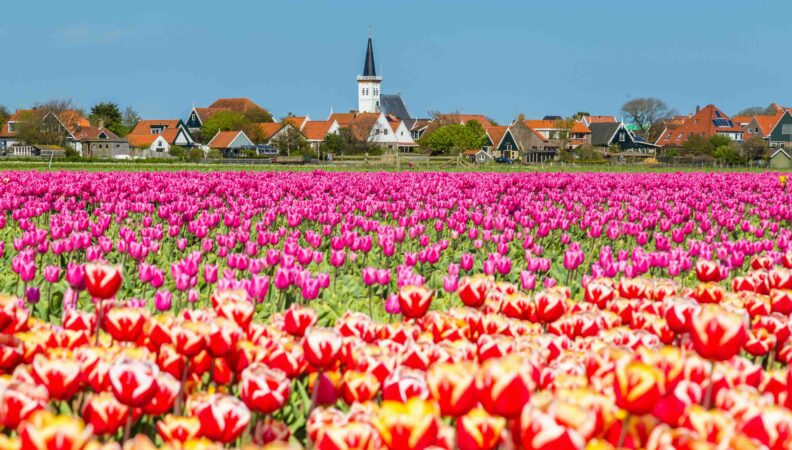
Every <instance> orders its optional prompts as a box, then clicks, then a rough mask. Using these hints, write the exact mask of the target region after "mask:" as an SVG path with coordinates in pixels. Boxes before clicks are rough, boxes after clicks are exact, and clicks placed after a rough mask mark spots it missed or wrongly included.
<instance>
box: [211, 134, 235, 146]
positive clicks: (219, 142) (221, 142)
mask: <svg viewBox="0 0 792 450" xmlns="http://www.w3.org/2000/svg"><path fill="white" fill-rule="evenodd" d="M241 133H242V131H220V132H218V133H217V134H216V135H215V137H213V138H212V140H211V141H209V147H210V148H228V146H229V145H231V143H232V142H234V140H235V139H236V138H237V136H239V135H240V134H241Z"/></svg>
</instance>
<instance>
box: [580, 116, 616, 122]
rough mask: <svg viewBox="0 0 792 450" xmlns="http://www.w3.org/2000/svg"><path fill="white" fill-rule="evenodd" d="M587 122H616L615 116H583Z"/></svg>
mask: <svg viewBox="0 0 792 450" xmlns="http://www.w3.org/2000/svg"><path fill="white" fill-rule="evenodd" d="M584 118H585V119H586V121H587V122H588V123H616V122H618V120H616V117H615V116H585V117H584Z"/></svg>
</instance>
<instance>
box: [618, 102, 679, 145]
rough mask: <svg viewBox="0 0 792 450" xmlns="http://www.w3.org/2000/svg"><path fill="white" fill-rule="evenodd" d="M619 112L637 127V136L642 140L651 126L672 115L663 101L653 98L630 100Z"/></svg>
mask: <svg viewBox="0 0 792 450" xmlns="http://www.w3.org/2000/svg"><path fill="white" fill-rule="evenodd" d="M621 112H622V113H623V114H624V116H625V117H626V118H627V120H628V121H630V122H632V123H634V124H635V125H636V126H637V127H638V135H640V136H641V137H643V138H648V134H649V130H650V128H651V127H652V125H654V124H656V123H658V122H660V121H661V120H663V119H665V118H668V117H670V116H671V115H672V114H673V112H672V110H671V109H670V108H669V107H668V105H666V103H665V102H664V101H662V100H660V99H656V98H653V97H645V98H635V99H632V100H630V101H628V102H627V103H625V104H624V105H622V108H621Z"/></svg>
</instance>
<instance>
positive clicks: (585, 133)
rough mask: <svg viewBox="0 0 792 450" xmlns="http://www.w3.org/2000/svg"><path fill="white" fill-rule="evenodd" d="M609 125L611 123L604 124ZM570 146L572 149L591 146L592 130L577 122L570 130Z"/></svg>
mask: <svg viewBox="0 0 792 450" xmlns="http://www.w3.org/2000/svg"><path fill="white" fill-rule="evenodd" d="M604 123H609V122H604ZM569 144H570V145H571V146H572V148H577V147H579V146H581V145H590V144H591V130H590V129H589V127H587V126H586V125H584V124H583V122H580V121H577V120H576V121H575V122H574V123H573V124H572V128H570V130H569Z"/></svg>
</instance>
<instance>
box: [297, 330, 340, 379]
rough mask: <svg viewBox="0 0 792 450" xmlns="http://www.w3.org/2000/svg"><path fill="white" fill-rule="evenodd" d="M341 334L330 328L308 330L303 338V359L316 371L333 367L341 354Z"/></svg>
mask: <svg viewBox="0 0 792 450" xmlns="http://www.w3.org/2000/svg"><path fill="white" fill-rule="evenodd" d="M341 343H342V337H341V334H340V333H339V332H338V331H337V330H335V329H332V328H310V329H308V331H306V333H305V337H304V338H303V351H304V353H305V359H306V360H307V361H308V363H309V364H311V365H312V366H314V367H316V368H317V369H321V370H327V369H329V368H331V367H333V366H334V365H335V363H336V361H338V357H339V355H340V354H341Z"/></svg>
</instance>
